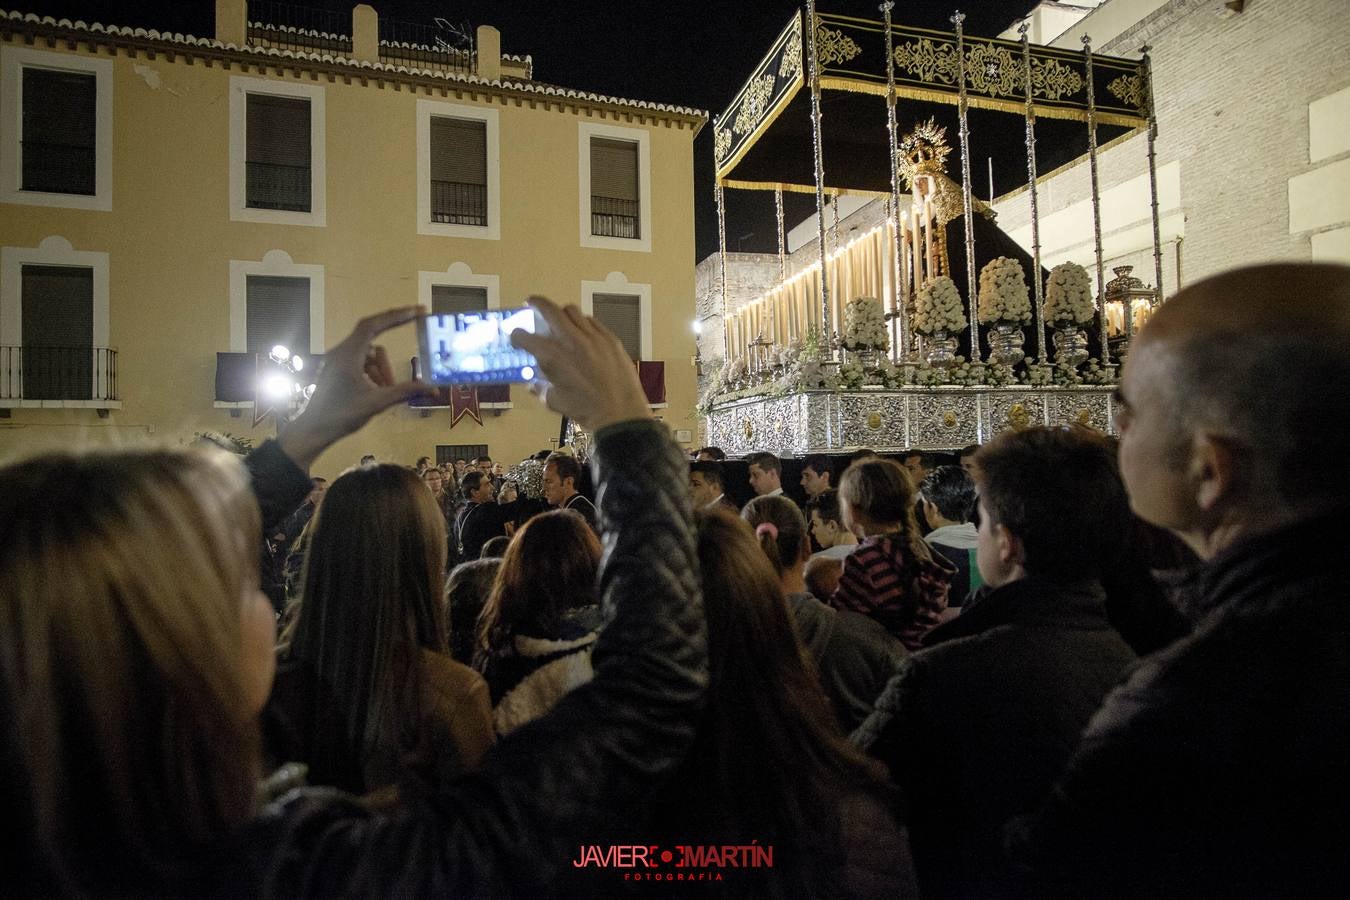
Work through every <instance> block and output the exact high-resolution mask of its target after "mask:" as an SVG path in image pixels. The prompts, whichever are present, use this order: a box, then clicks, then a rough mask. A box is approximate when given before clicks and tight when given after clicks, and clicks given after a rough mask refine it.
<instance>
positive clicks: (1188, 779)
mask: <svg viewBox="0 0 1350 900" xmlns="http://www.w3.org/2000/svg"><path fill="white" fill-rule="evenodd" d="M1347 514H1350V509H1344V510H1341V511H1340V512H1339V513H1337V514H1334V515H1328V516H1326V517H1325V518H1322V519H1319V520H1312V521H1308V522H1306V523H1304V524H1301V525H1298V526H1295V527H1291V528H1288V529H1285V530H1283V531H1281V532H1280V533H1277V534H1272V535H1267V536H1264V537H1257V538H1253V539H1251V540H1248V541H1244V542H1242V543H1240V544H1239V545H1236V546H1233V547H1230V548H1229V549H1227V550H1226V551H1224V552H1223V553H1221V554H1220V555H1219V556H1218V557H1216V558H1215V559H1214V560H1212V561H1211V562H1210V563H1209V565H1208V566H1207V567H1206V568H1205V571H1204V573H1203V575H1202V578H1201V583H1200V596H1201V597H1202V598H1203V599H1202V605H1201V607H1200V609H1199V611H1201V612H1203V613H1204V616H1203V618H1202V619H1200V620H1199V622H1198V623H1197V625H1196V630H1195V632H1194V633H1193V634H1192V635H1191V636H1189V637H1186V638H1183V639H1182V640H1180V641H1178V642H1176V643H1174V644H1172V645H1171V646H1169V647H1167V648H1166V649H1164V650H1162V651H1161V652H1158V653H1155V654H1153V655H1152V656H1149V657H1146V658H1145V659H1143V660H1142V661H1141V662H1140V663H1139V665H1138V667H1137V668H1136V669H1135V670H1134V671H1133V672H1132V674H1131V675H1130V677H1129V679H1128V681H1126V682H1125V683H1124V684H1123V685H1121V686H1120V687H1119V688H1117V689H1116V690H1115V691H1113V692H1112V693H1111V694H1110V696H1108V697H1107V698H1106V701H1105V704H1104V705H1103V706H1102V708H1101V710H1100V711H1099V712H1098V713H1097V714H1096V716H1094V717H1093V719H1092V722H1091V724H1090V725H1089V726H1088V729H1087V731H1086V733H1085V734H1084V737H1083V742H1082V745H1081V746H1080V747H1079V748H1078V751H1077V753H1075V754H1074V757H1073V760H1072V762H1071V763H1070V765H1069V767H1068V771H1067V773H1066V774H1065V775H1064V777H1063V779H1062V780H1061V781H1060V782H1059V784H1058V785H1057V786H1056V787H1055V789H1054V791H1053V793H1052V794H1051V795H1050V798H1049V800H1048V802H1047V804H1046V806H1045V807H1044V809H1042V810H1041V811H1040V813H1039V814H1038V815H1037V816H1035V817H1034V818H1028V819H1025V820H1022V821H1019V822H1017V823H1014V826H1013V827H1012V828H1010V830H1009V831H1010V833H1009V838H1010V845H1011V849H1012V850H1013V852H1014V854H1015V855H1016V856H1017V857H1019V858H1020V859H1021V860H1022V861H1023V862H1024V863H1025V864H1026V865H1027V866H1028V867H1029V868H1030V869H1031V871H1032V874H1033V876H1034V882H1033V886H1032V887H1033V890H1034V891H1035V892H1036V893H1037V894H1041V895H1053V894H1071V895H1081V894H1083V893H1092V894H1094V895H1096V896H1110V895H1116V896H1168V897H1184V896H1222V897H1255V896H1260V897H1270V896H1281V897H1299V896H1323V895H1327V894H1329V893H1339V894H1340V895H1342V896H1343V895H1344V891H1345V889H1346V885H1347V884H1348V883H1350V597H1348V596H1347V593H1350V589H1348V588H1347V585H1350V564H1348V563H1347V555H1346V552H1345V523H1346V521H1347V518H1346V517H1347Z"/></svg>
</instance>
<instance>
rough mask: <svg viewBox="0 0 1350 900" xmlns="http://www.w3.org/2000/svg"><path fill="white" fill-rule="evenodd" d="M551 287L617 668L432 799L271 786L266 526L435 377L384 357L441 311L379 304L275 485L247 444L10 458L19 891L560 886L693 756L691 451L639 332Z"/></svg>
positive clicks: (603, 669) (289, 441)
mask: <svg viewBox="0 0 1350 900" xmlns="http://www.w3.org/2000/svg"><path fill="white" fill-rule="evenodd" d="M530 302H531V303H532V305H533V306H534V307H535V309H536V311H537V314H538V315H540V316H541V317H542V318H543V319H544V321H545V322H546V323H547V326H548V334H537V335H522V334H521V333H517V334H516V335H515V336H514V338H513V340H515V341H516V342H517V344H518V346H520V347H521V348H522V349H525V350H527V351H528V352H530V353H533V354H534V355H535V356H536V357H537V358H538V360H539V365H540V369H541V370H542V372H543V373H544V374H545V375H546V376H547V378H548V388H547V402H548V405H549V406H550V408H552V409H555V410H557V411H559V412H562V413H564V414H566V415H569V416H571V417H572V418H575V419H577V420H578V421H579V422H581V423H582V424H583V426H584V427H585V428H586V429H587V430H588V431H589V432H590V433H591V434H593V435H594V441H595V444H594V446H595V452H594V455H593V460H594V465H595V467H596V475H597V483H598V486H599V488H600V493H601V496H602V498H603V499H602V503H601V511H602V514H603V517H604V520H605V522H606V528H607V530H606V534H605V540H606V541H607V542H608V543H609V545H610V548H611V553H610V555H609V556H608V557H607V558H606V561H605V562H604V563H603V564H602V565H601V571H600V575H599V580H600V585H601V596H602V601H603V603H604V605H605V607H606V614H607V615H606V621H607V625H606V628H605V631H604V633H603V634H602V635H601V637H600V639H599V641H598V642H597V645H596V650H595V655H596V659H597V666H596V676H595V678H594V680H592V681H591V682H590V683H588V684H586V685H584V686H582V687H581V688H578V689H577V690H576V691H573V692H572V693H571V694H569V695H568V697H567V698H565V699H564V701H563V702H562V703H560V704H559V706H558V707H557V708H555V709H554V710H553V712H551V713H550V714H549V715H547V716H544V717H543V718H541V719H540V720H538V721H536V722H535V723H533V724H532V726H531V728H530V729H529V731H530V734H529V735H528V736H524V735H522V736H521V738H520V739H518V740H517V739H513V737H514V736H513V737H508V738H507V739H505V740H503V741H501V742H499V743H497V744H496V745H495V746H494V747H493V748H492V749H491V750H489V751H488V753H487V755H486V756H485V757H484V760H483V764H482V766H481V767H480V768H479V770H478V771H477V772H476V773H473V774H470V775H465V776H460V777H457V778H455V779H453V780H449V781H441V782H440V783H438V785H437V794H436V796H435V797H434V798H432V799H431V800H430V801H429V802H417V803H405V804H403V805H401V806H400V807H399V808H398V809H397V810H395V811H393V812H391V813H388V814H383V813H378V812H375V811H372V810H371V809H370V808H369V807H367V806H365V805H363V804H361V803H359V802H357V801H356V800H355V799H354V798H352V797H350V796H348V795H344V794H342V793H340V792H336V791H333V790H331V789H329V790H316V789H303V788H302V789H299V790H290V791H288V792H287V793H286V794H285V795H284V796H281V797H279V798H276V799H269V798H268V797H267V796H265V795H263V794H261V793H260V792H259V791H258V790H257V789H258V787H259V776H260V774H261V771H262V765H261V754H260V750H259V744H260V739H259V727H258V713H259V711H260V710H261V709H262V707H263V704H264V703H265V702H266V699H267V695H268V691H269V688H270V686H271V682H272V674H273V665H274V656H273V644H274V640H275V635H274V628H275V618H274V615H273V613H272V609H271V605H270V604H269V603H268V602H267V599H266V598H265V597H264V596H262V594H261V593H260V592H259V591H258V560H257V547H258V544H259V541H260V540H261V536H262V529H261V527H260V522H261V523H263V524H267V525H269V526H270V525H274V524H275V523H276V522H277V521H279V520H280V519H281V517H282V516H284V515H285V514H286V513H287V512H289V510H290V509H293V508H294V507H295V506H296V505H297V504H298V503H299V502H300V499H301V498H302V497H303V496H304V495H305V493H306V492H307V491H308V490H309V487H310V485H309V479H308V478H307V476H306V475H305V469H306V468H307V467H308V466H309V465H310V464H312V463H313V462H314V461H315V460H316V459H317V458H318V457H319V455H320V454H321V453H322V452H323V451H324V450H326V449H327V448H328V447H330V446H332V445H333V444H334V443H335V442H336V441H338V440H339V439H341V438H342V437H345V436H346V435H348V434H351V433H353V432H355V431H356V430H357V429H359V428H360V427H361V426H362V425H364V424H365V422H366V421H368V420H369V419H370V418H371V417H372V416H373V415H375V414H376V413H378V412H380V411H381V410H383V409H385V408H387V407H389V406H392V405H394V404H396V403H399V402H401V401H404V400H406V399H407V398H408V397H410V396H412V395H413V394H415V393H418V392H420V391H423V390H425V386H423V385H421V384H418V383H414V382H409V383H404V384H395V383H394V379H393V375H392V368H391V366H390V364H389V361H388V357H387V355H386V354H384V352H383V351H382V350H381V349H380V348H378V347H376V346H374V340H375V338H376V336H377V335H379V334H380V333H382V332H384V331H386V330H388V329H390V328H392V327H394V326H396V325H400V324H403V323H407V322H411V321H412V320H413V319H414V318H416V317H418V316H421V315H424V314H425V311H424V310H423V309H421V308H419V307H409V308H406V309H399V310H392V311H390V312H387V313H383V314H380V315H376V316H371V317H369V318H366V319H363V320H362V321H361V322H360V323H358V325H357V327H356V330H355V332H354V333H353V334H352V335H351V336H350V337H348V338H347V339H346V340H344V341H343V342H342V343H341V344H339V345H338V346H337V347H335V348H333V349H332V350H330V351H329V353H328V354H327V355H326V356H325V359H324V368H323V371H322V373H321V374H320V376H319V383H318V389H317V390H316V391H315V393H314V396H313V399H312V400H311V401H310V405H309V408H308V409H307V410H306V411H305V412H304V413H302V414H301V415H300V416H299V417H298V418H297V419H296V420H294V421H293V422H291V423H290V424H289V425H288V426H287V427H286V429H285V431H283V432H282V434H281V437H280V439H279V440H278V441H269V442H267V443H266V444H264V445H263V446H262V447H261V448H259V450H258V451H256V452H255V453H254V454H253V455H252V456H251V457H250V458H249V461H248V463H249V467H250V468H251V469H252V471H253V474H254V484H255V485H256V496H255V494H254V493H251V492H250V489H249V487H250V482H249V478H248V476H247V475H246V473H245V471H244V468H243V467H242V466H241V465H240V464H239V463H238V462H237V461H236V460H234V459H233V458H228V457H226V456H225V455H224V454H222V453H219V452H210V451H203V450H164V451H123V452H116V453H86V454H62V455H56V456H51V457H45V458H40V459H35V460H32V461H29V462H25V463H20V464H17V465H12V466H8V467H5V468H0V721H3V722H5V723H6V725H5V727H4V728H3V729H0V799H2V800H3V804H4V809H5V814H6V819H7V822H8V823H9V829H8V831H7V836H8V839H7V840H5V841H3V842H0V848H3V849H0V871H3V872H4V873H5V889H6V891H7V892H11V893H15V894H19V895H33V894H38V895H44V896H52V895H56V896H88V895H103V894H114V895H128V896H144V895H154V896H208V895H209V896H229V897H240V896H249V897H299V896H314V897H331V896H336V895H342V896H431V895H472V896H498V895H503V894H507V893H512V892H518V893H521V894H525V895H529V894H537V893H540V892H541V890H542V888H543V887H544V886H545V885H547V884H548V883H549V882H550V880H552V879H553V878H554V877H555V876H556V873H557V871H558V870H559V869H560V868H562V867H564V866H566V865H567V862H568V861H569V860H570V859H571V858H572V856H573V855H574V854H575V853H576V846H577V845H576V843H575V842H574V841H575V840H576V836H577V835H582V836H584V835H587V834H593V833H595V832H596V831H597V830H599V829H601V828H602V827H605V826H606V825H607V824H608V823H609V821H610V819H611V817H612V815H613V811H614V810H615V809H617V808H620V807H622V806H624V805H625V804H628V803H632V802H635V801H636V800H637V799H638V798H641V797H642V796H644V795H645V793H646V792H647V791H648V790H650V787H651V785H652V784H653V782H655V781H657V780H659V779H661V778H662V777H663V776H664V775H665V774H666V773H668V772H669V771H670V770H671V769H672V768H673V767H674V765H675V763H676V762H678V761H679V760H680V759H681V758H682V756H683V755H684V752H685V750H686V749H687V748H688V747H689V745H690V743H691V742H692V740H693V734H694V729H695V726H696V724H697V718H698V714H699V711H700V709H701V708H702V700H703V694H704V687H705V684H706V680H707V670H706V654H705V645H704V626H703V604H702V597H701V593H700V590H699V587H698V560H697V557H696V556H695V551H694V538H693V533H692V523H691V514H690V511H689V501H688V496H687V488H686V482H685V462H684V459H683V456H682V454H681V452H680V449H679V447H678V446H676V444H675V443H674V441H673V440H672V439H671V438H670V435H669V433H668V431H667V429H666V428H665V427H664V426H663V425H661V424H660V423H659V422H655V421H653V420H652V419H651V413H650V408H649V407H648V406H647V402H646V397H645V396H644V394H643V392H642V387H641V384H640V383H639V382H638V379H637V374H636V372H635V371H634V370H633V367H632V363H631V362H630V360H629V358H628V355H627V353H625V352H624V350H623V347H622V345H621V344H620V343H619V342H618V340H617V339H616V338H615V337H614V336H613V335H612V334H611V333H609V332H608V331H606V330H605V329H604V327H603V326H601V325H599V324H598V323H596V322H595V321H594V320H592V319H589V318H586V317H584V316H582V315H581V314H580V313H579V312H578V311H576V310H575V309H567V310H563V309H559V308H558V307H557V306H555V305H553V304H552V303H550V302H549V301H547V300H544V299H542V298H533V299H532V300H531V301H530ZM597 385H598V386H599V387H597ZM259 505H261V507H262V514H261V516H260V515H259Z"/></svg>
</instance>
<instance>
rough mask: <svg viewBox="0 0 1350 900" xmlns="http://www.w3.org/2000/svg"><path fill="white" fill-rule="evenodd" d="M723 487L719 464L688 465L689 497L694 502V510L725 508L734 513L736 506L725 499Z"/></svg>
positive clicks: (723, 479) (723, 480) (708, 462)
mask: <svg viewBox="0 0 1350 900" xmlns="http://www.w3.org/2000/svg"><path fill="white" fill-rule="evenodd" d="M725 485H726V482H725V476H724V475H723V473H722V464H721V463H719V462H713V461H712V460H699V461H697V462H692V463H690V464H689V496H690V497H691V498H692V499H693V501H694V509H713V508H715V507H718V506H725V507H727V508H728V509H730V510H733V511H734V510H735V509H736V504H734V503H732V502H731V501H730V500H728V499H727V495H726V486H725Z"/></svg>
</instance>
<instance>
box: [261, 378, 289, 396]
mask: <svg viewBox="0 0 1350 900" xmlns="http://www.w3.org/2000/svg"><path fill="white" fill-rule="evenodd" d="M263 393H265V394H266V395H267V396H268V397H270V398H271V399H273V400H285V399H286V398H288V397H290V395H291V380H290V379H289V378H287V377H286V376H285V375H269V376H267V380H266V381H264V382H263Z"/></svg>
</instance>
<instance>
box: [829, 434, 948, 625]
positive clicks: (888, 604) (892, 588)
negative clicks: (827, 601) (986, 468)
mask: <svg viewBox="0 0 1350 900" xmlns="http://www.w3.org/2000/svg"><path fill="white" fill-rule="evenodd" d="M914 500H915V490H914V483H913V482H912V481H910V479H909V473H908V472H906V471H905V470H904V469H903V468H901V466H899V465H898V464H897V463H894V462H892V461H891V460H888V459H869V460H866V461H865V462H860V463H856V464H854V465H853V466H851V467H850V468H849V469H848V471H847V472H845V473H844V477H843V478H842V479H841V480H840V482H839V511H840V513H841V514H842V515H843V519H844V527H846V528H848V529H849V530H851V531H852V532H853V533H854V534H856V535H857V536H858V538H859V539H860V543H859V545H858V549H857V550H854V551H853V552H852V553H851V554H849V555H848V556H847V557H845V558H844V573H843V575H842V576H841V577H840V579H839V589H838V590H836V591H835V593H834V597H833V598H832V599H831V604H832V605H833V606H835V607H836V608H838V609H848V610H853V611H855V612H860V613H863V614H864V615H868V616H871V617H872V618H873V619H876V620H877V621H878V622H880V623H881V624H882V625H883V626H885V628H886V630H887V631H889V632H890V633H891V634H893V635H895V636H896V637H897V638H899V639H900V642H901V643H903V644H904V645H905V646H906V647H907V648H909V649H910V650H917V649H918V648H919V647H920V645H921V641H922V639H923V636H924V635H925V634H927V633H928V631H929V630H930V629H932V628H933V626H935V625H937V624H938V623H939V622H940V621H941V619H942V611H943V610H944V609H946V608H947V591H948V589H949V588H950V587H951V582H952V576H953V575H955V574H956V568H955V566H953V565H952V564H951V563H950V562H948V561H947V560H946V559H944V558H943V557H941V556H939V555H937V554H935V553H933V552H932V551H931V550H929V549H928V545H927V544H926V543H924V540H923V536H922V535H921V534H920V533H919V528H918V524H917V523H916V522H915V520H914Z"/></svg>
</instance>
